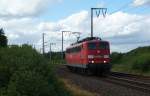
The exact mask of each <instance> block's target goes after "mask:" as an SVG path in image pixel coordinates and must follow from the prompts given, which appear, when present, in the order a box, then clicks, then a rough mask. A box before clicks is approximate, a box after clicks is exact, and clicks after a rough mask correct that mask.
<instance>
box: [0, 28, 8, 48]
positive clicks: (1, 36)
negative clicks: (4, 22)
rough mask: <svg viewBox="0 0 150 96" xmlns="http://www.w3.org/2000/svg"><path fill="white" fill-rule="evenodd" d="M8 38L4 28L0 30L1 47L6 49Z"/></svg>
mask: <svg viewBox="0 0 150 96" xmlns="http://www.w3.org/2000/svg"><path fill="white" fill-rule="evenodd" d="M7 42H8V40H7V37H6V36H5V33H4V30H3V28H1V29H0V47H6V46H7Z"/></svg>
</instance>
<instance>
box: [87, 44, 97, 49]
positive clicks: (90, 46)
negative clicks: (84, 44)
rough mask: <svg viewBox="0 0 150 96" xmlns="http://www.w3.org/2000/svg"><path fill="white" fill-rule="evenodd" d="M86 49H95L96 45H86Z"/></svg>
mask: <svg viewBox="0 0 150 96" xmlns="http://www.w3.org/2000/svg"><path fill="white" fill-rule="evenodd" d="M88 49H90V50H93V49H96V43H88Z"/></svg>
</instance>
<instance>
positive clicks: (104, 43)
mask: <svg viewBox="0 0 150 96" xmlns="http://www.w3.org/2000/svg"><path fill="white" fill-rule="evenodd" d="M98 49H109V45H108V43H106V42H100V43H99V45H98Z"/></svg>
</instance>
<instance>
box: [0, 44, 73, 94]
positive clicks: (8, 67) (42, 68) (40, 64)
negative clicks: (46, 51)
mask: <svg viewBox="0 0 150 96" xmlns="http://www.w3.org/2000/svg"><path fill="white" fill-rule="evenodd" d="M0 96H71V94H70V92H69V91H68V90H67V89H66V88H65V87H64V85H63V83H62V82H61V81H60V80H59V79H57V77H56V76H55V72H54V65H52V64H51V63H50V62H49V60H48V59H46V58H45V57H43V56H42V55H41V54H39V53H38V52H37V51H36V50H35V49H32V47H31V46H28V45H22V46H16V45H13V46H9V47H7V48H2V47H1V48H0Z"/></svg>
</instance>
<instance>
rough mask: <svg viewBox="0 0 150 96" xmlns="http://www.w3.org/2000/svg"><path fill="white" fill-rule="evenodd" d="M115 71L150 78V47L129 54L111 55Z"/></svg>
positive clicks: (137, 49) (140, 48)
mask: <svg viewBox="0 0 150 96" xmlns="http://www.w3.org/2000/svg"><path fill="white" fill-rule="evenodd" d="M111 59H112V60H111V62H112V65H113V69H112V70H113V71H121V72H128V73H134V74H141V75H142V74H143V75H149V76H150V46H147V47H139V48H136V49H134V50H132V51H130V52H127V53H117V52H114V53H112V54H111Z"/></svg>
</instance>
